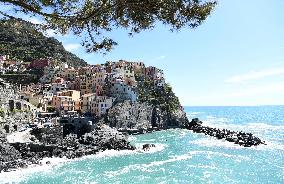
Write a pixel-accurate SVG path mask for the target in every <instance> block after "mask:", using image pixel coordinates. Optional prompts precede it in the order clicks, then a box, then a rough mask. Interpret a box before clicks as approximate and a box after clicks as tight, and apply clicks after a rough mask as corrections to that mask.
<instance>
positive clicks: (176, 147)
mask: <svg viewBox="0 0 284 184" xmlns="http://www.w3.org/2000/svg"><path fill="white" fill-rule="evenodd" d="M185 110H186V111H187V114H188V117H189V118H194V117H199V118H200V119H201V120H202V121H204V123H205V124H208V125H210V126H212V127H218V128H228V129H232V130H242V131H246V132H252V133H254V134H255V135H257V136H259V137H260V138H261V139H263V140H265V141H266V142H267V143H268V145H267V146H265V145H262V146H259V147H254V148H243V147H240V146H237V145H234V144H232V143H229V142H225V141H222V140H216V139H214V138H211V137H208V136H205V135H202V134H195V133H192V132H191V131H188V130H180V129H175V130H166V131H160V132H155V133H152V134H145V135H138V136H131V137H130V139H131V142H132V143H133V144H135V145H136V146H138V147H139V148H141V146H142V145H143V144H145V143H154V144H156V145H157V147H156V148H154V149H151V150H150V151H149V152H143V151H142V150H137V151H120V152H117V151H106V152H103V153H100V154H98V155H95V156H88V157H85V158H83V159H78V160H75V161H71V162H70V161H69V162H64V163H60V164H54V165H49V166H41V167H34V168H30V169H25V170H22V171H14V172H10V173H4V174H0V183H1V182H2V183H3V182H4V183H5V182H15V183H244V184H247V183H273V184H274V183H284V106H261V107H186V108H185ZM55 161H56V160H55Z"/></svg>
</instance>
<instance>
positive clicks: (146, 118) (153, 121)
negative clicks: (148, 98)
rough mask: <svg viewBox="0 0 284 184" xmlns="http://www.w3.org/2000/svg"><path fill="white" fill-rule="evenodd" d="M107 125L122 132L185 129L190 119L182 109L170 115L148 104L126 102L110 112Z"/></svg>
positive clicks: (106, 118) (106, 119) (117, 105)
mask: <svg viewBox="0 0 284 184" xmlns="http://www.w3.org/2000/svg"><path fill="white" fill-rule="evenodd" d="M105 123H106V124H108V125H109V126H110V127H115V128H117V129H122V130H129V129H138V130H141V129H143V130H151V129H167V128H183V127H185V125H186V124H188V119H187V117H186V114H185V112H184V111H183V110H182V109H177V110H175V111H172V112H170V113H168V112H166V111H164V110H162V109H161V108H159V107H157V106H153V105H151V104H148V103H142V102H137V103H131V102H130V101H125V102H123V103H118V104H116V105H115V106H114V107H113V108H111V109H110V110H109V111H108V113H107V115H106V116H105Z"/></svg>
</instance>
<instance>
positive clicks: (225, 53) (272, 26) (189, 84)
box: [33, 0, 284, 106]
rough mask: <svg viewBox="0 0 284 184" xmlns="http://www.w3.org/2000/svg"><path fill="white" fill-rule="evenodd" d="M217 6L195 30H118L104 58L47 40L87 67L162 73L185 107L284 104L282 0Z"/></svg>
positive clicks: (69, 41)
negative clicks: (124, 65)
mask: <svg viewBox="0 0 284 184" xmlns="http://www.w3.org/2000/svg"><path fill="white" fill-rule="evenodd" d="M218 2H219V3H218V5H217V7H216V9H215V10H214V12H213V13H212V14H211V15H210V17H209V18H208V19H207V20H206V21H205V22H204V23H203V24H202V25H201V26H200V27H198V28H196V29H193V30H192V29H189V28H184V29H182V30H181V31H179V32H174V33H173V32H170V31H169V27H166V26H164V25H160V24H157V26H156V28H155V29H154V30H151V31H144V32H142V33H140V34H137V35H135V36H134V37H129V36H128V35H127V32H126V31H124V30H116V31H114V32H113V33H112V34H111V35H110V36H111V37H112V38H114V39H115V41H117V42H118V43H119V45H118V46H117V47H116V48H115V49H114V50H113V51H112V52H110V53H108V54H107V55H103V54H98V53H94V54H87V53H86V52H85V51H84V48H82V47H81V46H80V41H81V40H80V38H76V37H74V36H72V35H65V36H56V35H54V34H53V33H52V31H49V32H48V35H49V36H54V37H55V38H57V39H58V40H59V41H61V42H62V43H63V45H64V47H65V48H66V49H67V50H69V51H70V52H72V53H74V54H76V55H77V56H79V57H80V58H82V59H84V60H85V61H87V62H88V63H89V64H97V63H104V62H105V61H118V60H119V59H124V60H129V61H143V62H145V64H146V65H148V66H150V65H151V66H156V67H158V68H161V69H163V70H164V73H165V77H166V80H167V82H169V83H170V84H171V85H172V86H173V90H174V92H175V93H176V95H177V96H178V97H179V98H180V101H181V103H182V105H185V106H229V105H241V106H243V105H284V14H283V9H284V1H283V0H250V1H248V0H235V1H231V0H219V1H218ZM33 21H35V22H36V21H39V20H37V19H36V18H33Z"/></svg>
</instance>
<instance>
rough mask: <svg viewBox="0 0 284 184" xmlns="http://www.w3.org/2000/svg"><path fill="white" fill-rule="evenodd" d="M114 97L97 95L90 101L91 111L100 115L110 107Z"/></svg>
mask: <svg viewBox="0 0 284 184" xmlns="http://www.w3.org/2000/svg"><path fill="white" fill-rule="evenodd" d="M114 101H115V98H113V97H107V96H97V97H96V98H95V99H94V100H93V102H92V113H93V114H95V115H96V116H98V117H101V116H102V115H103V114H105V113H106V112H107V110H108V109H109V108H111V107H112V105H113V102H114Z"/></svg>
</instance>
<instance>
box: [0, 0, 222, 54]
mask: <svg viewBox="0 0 284 184" xmlns="http://www.w3.org/2000/svg"><path fill="white" fill-rule="evenodd" d="M0 2H4V3H6V4H4V9H5V6H6V5H7V6H8V8H10V7H11V5H13V10H15V12H21V13H25V14H27V15H31V16H35V17H41V18H42V19H43V20H44V21H45V23H44V24H45V25H44V26H41V29H46V28H52V29H54V30H56V31H57V32H60V33H62V34H66V33H69V32H73V33H74V34H75V35H78V36H82V37H83V38H85V39H84V40H82V45H83V46H85V48H86V50H87V52H96V51H106V52H108V51H110V50H111V49H112V48H113V46H115V45H117V43H116V42H115V41H114V40H113V39H111V38H109V37H108V36H107V35H109V34H107V32H111V31H112V30H116V29H117V28H123V29H126V30H127V31H128V32H129V35H133V34H135V33H139V32H141V31H143V30H149V29H150V30H151V29H153V27H155V25H156V24H157V23H158V22H160V23H162V24H165V25H169V26H170V30H171V31H175V30H180V29H181V28H183V27H189V28H195V27H197V26H199V25H200V24H201V23H202V22H203V21H204V20H205V19H206V18H207V17H208V16H209V15H210V13H211V12H212V10H213V9H214V7H215V6H216V4H217V3H216V0H147V1H141V0H108V1H106V0H92V1H91V0H69V1H65V0H64V1H47V0H32V1H31V0H21V1H12V0H0ZM2 6H3V4H2ZM0 14H2V15H4V16H5V17H9V18H12V17H16V16H15V15H13V14H11V11H10V12H7V11H4V10H3V11H1V10H0Z"/></svg>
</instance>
